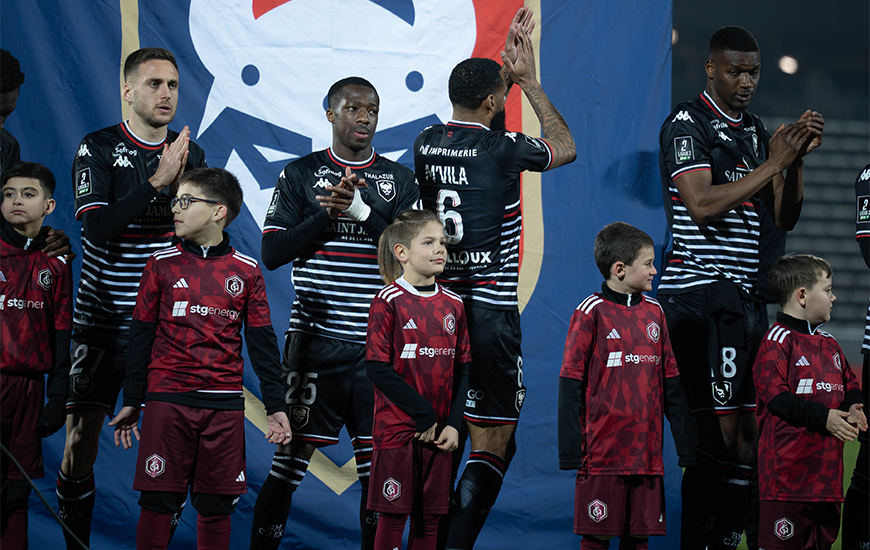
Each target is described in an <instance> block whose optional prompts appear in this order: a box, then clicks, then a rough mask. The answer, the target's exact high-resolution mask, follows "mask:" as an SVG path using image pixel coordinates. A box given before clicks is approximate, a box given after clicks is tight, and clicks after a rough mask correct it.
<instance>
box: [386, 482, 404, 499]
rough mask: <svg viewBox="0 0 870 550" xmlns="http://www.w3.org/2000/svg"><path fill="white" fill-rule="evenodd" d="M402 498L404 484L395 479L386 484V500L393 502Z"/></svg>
mask: <svg viewBox="0 0 870 550" xmlns="http://www.w3.org/2000/svg"><path fill="white" fill-rule="evenodd" d="M400 496H402V484H401V483H399V482H398V481H396V480H395V479H393V478H390V479H388V480H386V481H385V482H384V498H385V499H387V500H389V501H390V502H393V501H394V500H396V499H397V498H399V497H400Z"/></svg>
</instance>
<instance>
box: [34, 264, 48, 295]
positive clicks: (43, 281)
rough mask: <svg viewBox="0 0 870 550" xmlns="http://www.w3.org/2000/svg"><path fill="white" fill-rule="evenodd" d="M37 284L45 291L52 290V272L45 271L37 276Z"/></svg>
mask: <svg viewBox="0 0 870 550" xmlns="http://www.w3.org/2000/svg"><path fill="white" fill-rule="evenodd" d="M36 282H38V283H39V286H41V287H42V288H43V289H45V290H51V270H50V269H43V270H42V271H40V272H39V273H38V274H37V275H36Z"/></svg>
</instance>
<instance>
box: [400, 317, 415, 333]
mask: <svg viewBox="0 0 870 550" xmlns="http://www.w3.org/2000/svg"><path fill="white" fill-rule="evenodd" d="M402 330H417V323H415V322H414V320H413V319H411V320H410V321H408V322H407V323H405V326H403V327H402Z"/></svg>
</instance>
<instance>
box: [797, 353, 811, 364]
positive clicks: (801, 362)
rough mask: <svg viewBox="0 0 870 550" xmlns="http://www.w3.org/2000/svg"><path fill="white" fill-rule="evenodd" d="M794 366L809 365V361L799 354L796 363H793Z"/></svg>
mask: <svg viewBox="0 0 870 550" xmlns="http://www.w3.org/2000/svg"><path fill="white" fill-rule="evenodd" d="M794 366H796V367H809V366H810V362H809V361H807V358H806V357H804V356H803V355H801V358H800V359H798V360H797V363H795V364H794Z"/></svg>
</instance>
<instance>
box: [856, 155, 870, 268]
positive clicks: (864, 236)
mask: <svg viewBox="0 0 870 550" xmlns="http://www.w3.org/2000/svg"><path fill="white" fill-rule="evenodd" d="M868 213H870V164H868V165H867V166H865V167H864V169H863V170H861V173H860V174H858V177H857V178H856V179H855V239H856V240H857V241H858V246H859V247H860V248H861V255H862V256H863V257H864V263H866V264H867V267H870V215H868Z"/></svg>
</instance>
